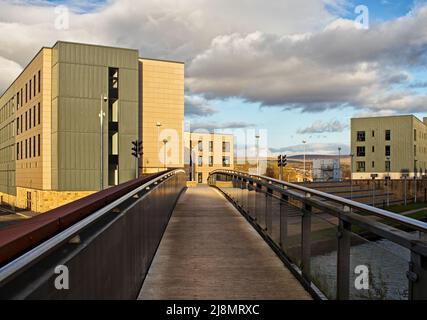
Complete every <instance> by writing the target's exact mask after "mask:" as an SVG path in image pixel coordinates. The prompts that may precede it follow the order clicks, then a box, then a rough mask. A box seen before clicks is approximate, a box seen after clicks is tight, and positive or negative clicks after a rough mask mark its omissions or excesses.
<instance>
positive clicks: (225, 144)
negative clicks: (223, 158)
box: [197, 140, 230, 152]
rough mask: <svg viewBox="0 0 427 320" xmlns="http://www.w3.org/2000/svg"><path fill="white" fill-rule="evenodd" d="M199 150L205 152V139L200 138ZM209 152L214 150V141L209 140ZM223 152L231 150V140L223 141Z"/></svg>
mask: <svg viewBox="0 0 427 320" xmlns="http://www.w3.org/2000/svg"><path fill="white" fill-rule="evenodd" d="M197 146H198V150H199V151H200V152H203V141H202V140H199V141H198V143H197ZM209 152H214V142H213V141H209ZM222 152H230V142H227V141H223V142H222Z"/></svg>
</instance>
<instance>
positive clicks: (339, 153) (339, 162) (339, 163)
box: [338, 147, 341, 181]
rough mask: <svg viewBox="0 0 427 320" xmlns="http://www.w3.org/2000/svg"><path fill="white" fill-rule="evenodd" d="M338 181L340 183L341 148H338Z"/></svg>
mask: <svg viewBox="0 0 427 320" xmlns="http://www.w3.org/2000/svg"><path fill="white" fill-rule="evenodd" d="M338 180H339V181H341V147H338Z"/></svg>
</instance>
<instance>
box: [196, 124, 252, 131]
mask: <svg viewBox="0 0 427 320" xmlns="http://www.w3.org/2000/svg"><path fill="white" fill-rule="evenodd" d="M254 127H255V124H252V123H248V122H239V121H234V122H195V123H189V124H188V129H189V130H191V131H196V130H197V131H208V132H212V131H218V130H227V129H228V130H231V129H247V128H254Z"/></svg>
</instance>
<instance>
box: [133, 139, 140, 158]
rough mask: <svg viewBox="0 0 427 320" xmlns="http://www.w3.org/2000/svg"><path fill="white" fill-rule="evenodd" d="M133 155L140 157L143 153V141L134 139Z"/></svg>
mask: <svg viewBox="0 0 427 320" xmlns="http://www.w3.org/2000/svg"><path fill="white" fill-rule="evenodd" d="M132 155H133V156H134V157H135V158H139V157H140V156H141V155H142V141H140V140H135V141H132Z"/></svg>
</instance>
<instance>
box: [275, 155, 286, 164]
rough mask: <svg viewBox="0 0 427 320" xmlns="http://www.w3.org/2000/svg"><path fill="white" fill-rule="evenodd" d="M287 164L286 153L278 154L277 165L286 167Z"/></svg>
mask: <svg viewBox="0 0 427 320" xmlns="http://www.w3.org/2000/svg"><path fill="white" fill-rule="evenodd" d="M287 164H288V159H287V156H286V155H283V156H282V155H280V156H278V157H277V165H278V166H279V167H286V166H287Z"/></svg>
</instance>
